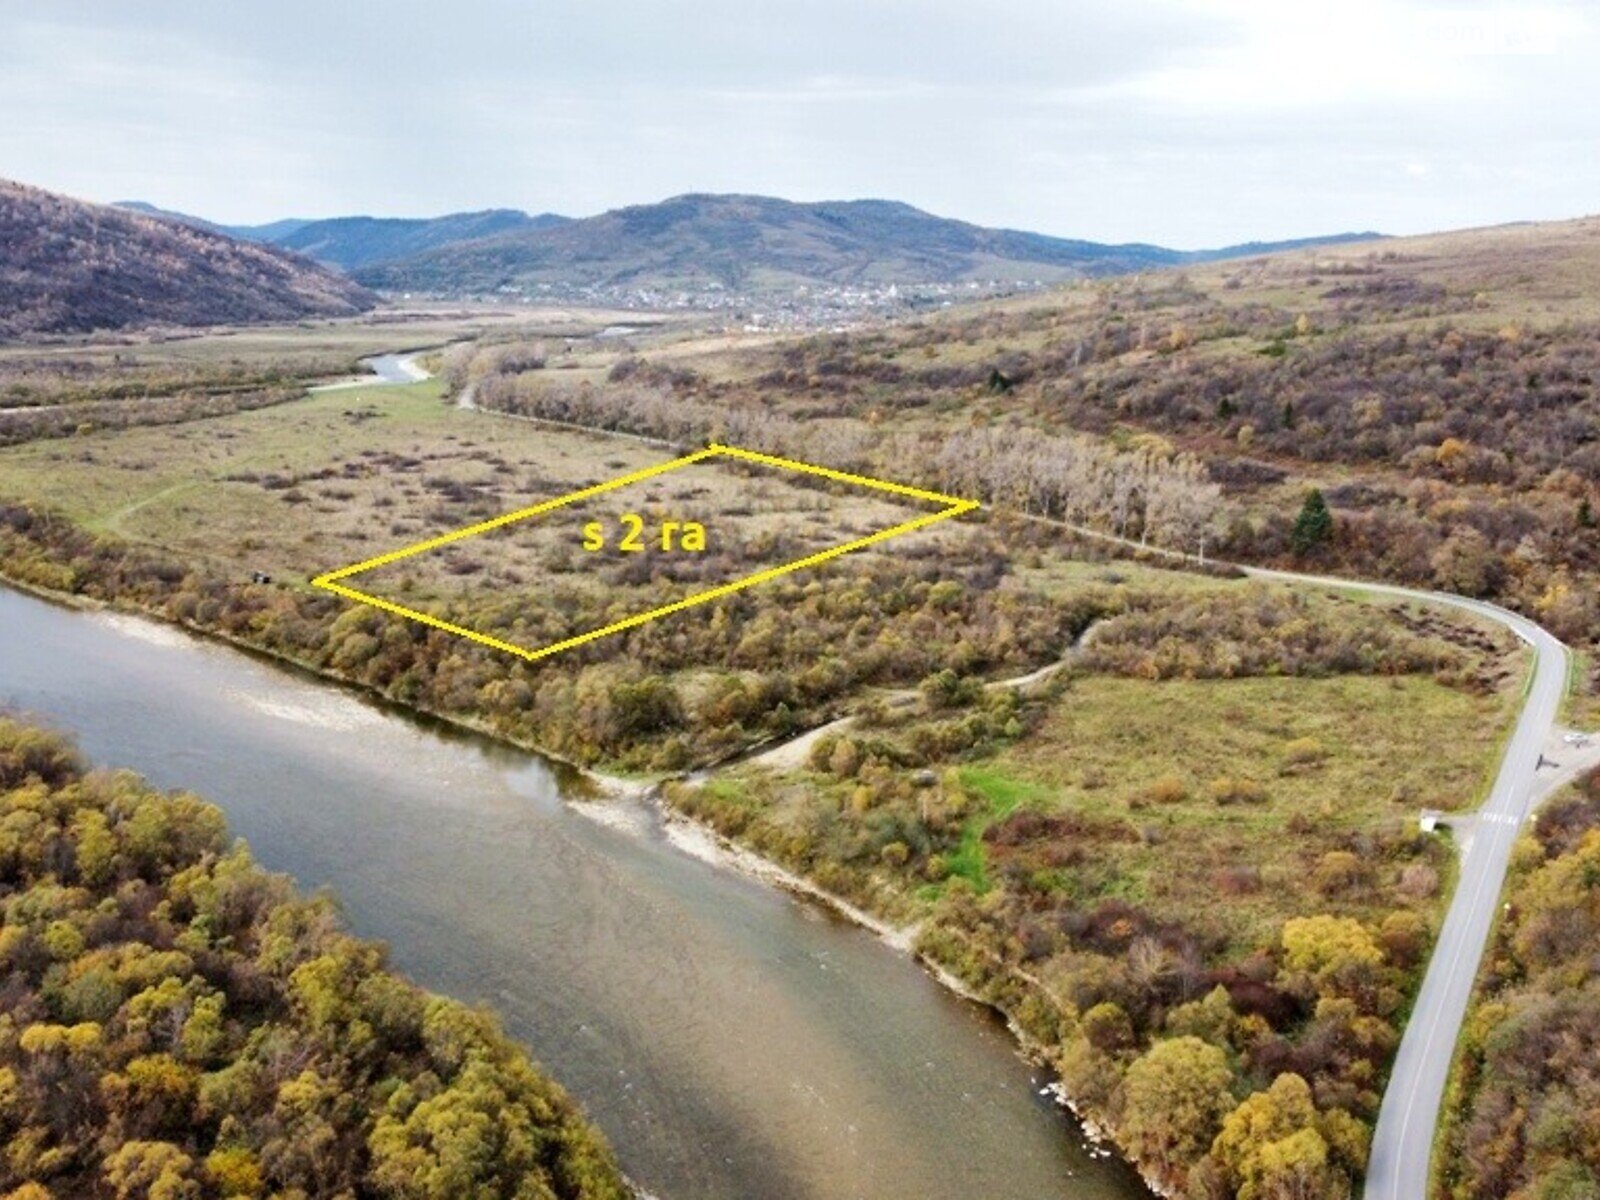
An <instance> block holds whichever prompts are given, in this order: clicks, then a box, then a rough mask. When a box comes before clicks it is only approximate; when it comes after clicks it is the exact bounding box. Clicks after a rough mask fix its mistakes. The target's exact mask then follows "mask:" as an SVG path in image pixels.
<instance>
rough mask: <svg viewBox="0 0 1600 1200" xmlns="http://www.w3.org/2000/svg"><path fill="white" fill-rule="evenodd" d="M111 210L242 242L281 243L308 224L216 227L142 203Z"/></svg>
mask: <svg viewBox="0 0 1600 1200" xmlns="http://www.w3.org/2000/svg"><path fill="white" fill-rule="evenodd" d="M111 207H113V208H121V209H126V210H127V211H128V212H136V213H143V214H144V215H145V216H147V217H160V218H161V219H162V220H163V221H176V222H177V223H178V224H180V225H190V226H193V227H194V228H195V229H209V230H210V231H211V232H212V233H225V234H227V235H228V236H229V237H233V238H238V239H239V240H240V241H245V242H281V241H282V240H283V239H284V238H286V237H288V236H289V235H290V234H292V233H294V232H295V231H296V230H297V229H301V228H303V227H304V226H306V225H310V224H311V222H310V221H308V220H306V219H305V218H304V217H284V218H283V219H282V220H279V221H268V222H267V223H266V224H265V225H219V224H217V223H216V222H215V221H208V220H206V219H205V218H204V217H196V216H193V215H191V214H190V213H182V212H174V211H173V210H172V209H170V208H157V207H156V206H155V205H154V204H150V203H147V202H146V201H144V200H118V201H117V202H116V203H115V204H113V205H112V206H111Z"/></svg>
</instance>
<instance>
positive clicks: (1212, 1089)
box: [1122, 1037, 1233, 1175]
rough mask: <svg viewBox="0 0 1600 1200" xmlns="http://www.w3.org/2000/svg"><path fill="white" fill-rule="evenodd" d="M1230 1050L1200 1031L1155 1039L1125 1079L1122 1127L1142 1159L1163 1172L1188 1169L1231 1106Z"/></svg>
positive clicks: (1136, 1153)
mask: <svg viewBox="0 0 1600 1200" xmlns="http://www.w3.org/2000/svg"><path fill="white" fill-rule="evenodd" d="M1232 1083H1233V1072H1232V1071H1231V1070H1229V1068H1228V1056H1227V1055H1226V1054H1224V1053H1223V1052H1222V1050H1221V1049H1220V1048H1218V1047H1216V1046H1213V1045H1212V1044H1211V1043H1210V1042H1203V1041H1201V1040H1200V1039H1199V1038H1197V1037H1176V1038H1168V1039H1167V1040H1165V1041H1160V1042H1157V1043H1156V1044H1155V1045H1154V1046H1152V1047H1151V1048H1150V1050H1149V1051H1148V1052H1147V1053H1146V1054H1145V1055H1144V1056H1143V1057H1142V1058H1140V1059H1139V1060H1138V1061H1136V1062H1135V1063H1134V1064H1133V1066H1131V1067H1129V1068H1128V1075H1127V1079H1126V1081H1125V1083H1124V1084H1123V1123H1122V1133H1123V1136H1124V1138H1125V1139H1126V1143H1127V1146H1128V1150H1129V1151H1130V1152H1131V1153H1132V1155H1133V1157H1134V1158H1135V1159H1137V1160H1138V1161H1139V1162H1140V1163H1141V1164H1144V1165H1145V1166H1148V1167H1150V1168H1152V1169H1154V1170H1155V1171H1157V1172H1158V1173H1160V1174H1162V1175H1171V1174H1173V1173H1174V1172H1176V1173H1178V1174H1182V1173H1184V1172H1187V1170H1188V1168H1189V1167H1190V1165H1192V1164H1193V1163H1194V1162H1195V1161H1196V1160H1197V1159H1199V1158H1200V1156H1201V1155H1202V1154H1204V1153H1205V1151H1206V1149H1207V1147H1209V1146H1210V1145H1211V1141H1212V1139H1213V1138H1214V1137H1215V1136H1216V1134H1217V1129H1218V1127H1219V1126H1220V1125H1221V1123H1222V1118H1223V1117H1224V1116H1225V1115H1226V1114H1227V1112H1228V1110H1229V1109H1231V1108H1232V1107H1233V1093H1232V1092H1231V1091H1230V1090H1229V1089H1230V1087H1231V1085H1232Z"/></svg>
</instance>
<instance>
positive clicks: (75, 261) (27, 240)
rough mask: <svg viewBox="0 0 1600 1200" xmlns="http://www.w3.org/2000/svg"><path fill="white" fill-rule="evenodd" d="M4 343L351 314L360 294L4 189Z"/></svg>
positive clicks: (115, 216) (283, 263) (284, 255)
mask: <svg viewBox="0 0 1600 1200" xmlns="http://www.w3.org/2000/svg"><path fill="white" fill-rule="evenodd" d="M0 247H3V248H4V255H3V257H0V338H8V337H19V336H24V335H28V334H41V333H44V334H61V333H83V332H88V331H91V330H95V329H124V328H132V327H139V326H149V325H234V324H247V323H251V322H257V321H295V320H300V319H302V318H305V317H315V316H347V315H350V314H353V313H357V312H362V311H364V310H366V309H368V308H371V307H372V306H373V305H374V304H375V303H376V298H375V297H374V296H372V294H371V293H369V292H367V291H366V290H365V289H364V288H362V287H360V286H359V285H357V284H355V283H353V282H351V281H350V280H349V279H347V278H345V277H343V276H341V275H338V274H336V273H334V272H332V271H329V270H327V269H326V268H324V267H321V266H318V265H317V264H316V263H313V262H310V261H309V260H307V259H304V258H301V257H299V256H297V255H294V254H291V253H288V252H286V251H284V250H280V249H277V248H275V247H272V246H263V245H257V244H253V243H248V242H241V241H236V240H234V239H233V238H230V237H227V236H224V235H223V234H220V233H216V232H213V231H210V230H206V229H200V228H196V227H194V226H191V225H184V224H180V223H177V222H174V221H167V220H161V219H157V218H155V217H150V216H146V215H142V214H139V213H134V212H129V211H127V210H125V209H121V208H114V207H110V206H106V205H98V204H89V203H86V202H84V201H81V200H74V199H71V198H69V197H66V196H61V195H57V194H55V193H53V192H47V191H43V190H41V189H39V188H33V187H28V186H26V185H24V184H18V183H11V182H9V181H4V180H0Z"/></svg>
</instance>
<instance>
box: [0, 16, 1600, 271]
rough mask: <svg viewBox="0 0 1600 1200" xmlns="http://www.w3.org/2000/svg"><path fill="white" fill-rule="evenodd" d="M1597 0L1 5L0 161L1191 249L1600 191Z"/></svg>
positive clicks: (201, 207)
mask: <svg viewBox="0 0 1600 1200" xmlns="http://www.w3.org/2000/svg"><path fill="white" fill-rule="evenodd" d="M1597 64H1600V2H1597V0H1522V2H1518V3H1502V2H1499V0H1456V2H1455V3H1450V4H1444V3H1435V2H1433V0H1339V2H1338V3H1306V2H1296V0H1270V2H1269V0H1114V2H1112V0H806V2H803V3H800V2H790V0H694V2H692V3H684V2H680V0H620V2H615V3H613V2H609V0H451V2H450V3H440V2H439V0H389V2H382V3H379V2H375V0H315V2H314V3H313V2H309V0H273V2H272V3H270V4H266V3H252V4H243V3H228V2H222V3H218V2H217V0H203V2H202V0H145V2H139V3H130V2H129V0H49V2H48V3H35V2H29V0H0V116H3V118H4V119H0V176H4V177H7V178H11V179H17V180H21V181H23V182H26V183H32V184H37V185H39V186H41V187H48V188H51V189H54V190H57V191H63V192H67V193H69V194H72V195H76V196H80V197H83V198H85V199H91V200H100V201H114V200H127V199H140V200H146V201H150V202H153V203H156V204H159V205H161V206H163V207H167V208H173V209H178V210H181V211H185V212H191V213H195V214H197V215H200V216H204V217H208V218H210V219H213V220H218V221H224V222H230V223H245V222H261V221H268V220H274V219H277V218H280V217H288V216H298V217H319V216H334V215H344V214H349V213H372V214H377V215H384V216H420V215H433V214H437V213H442V212H449V211H459V210H471V209H482V208H491V207H509V208H521V209H525V210H527V211H529V212H545V211H553V212H560V213H566V214H569V215H573V216H585V215H589V214H592V213H596V212H600V211H603V210H605V209H608V208H615V207H619V206H622V205H626V204H640V203H649V202H651V201H654V200H660V199H663V198H665V197H667V196H671V195H676V194H679V193H682V192H690V191H702V192H754V193H762V194H767V195H777V196H783V197H787V198H789V199H793V200H823V199H854V198H860V197H879V198H888V199H895V200H904V201H906V202H909V203H912V204H915V205H917V206H918V207H920V208H925V209H927V210H929V211H931V212H935V213H938V214H940V215H942V216H952V217H960V218H963V219H965V220H970V221H975V222H978V223H980V224H985V225H999V226H1009V227H1013V228H1021V229H1030V230H1036V231H1038V232H1042V233H1049V234H1055V235H1058V236H1063V237H1082V238H1089V239H1093V240H1096V241H1150V242H1157V243H1160V244H1164V245H1169V246H1175V247H1179V248H1184V249H1194V248H1201V247H1207V246H1216V245H1223V244H1229V243H1234V242H1239V241H1246V240H1252V239H1276V238H1284V237H1295V236H1304V235H1312V234H1322V233H1331V232H1335V231H1344V230H1366V229H1376V230H1379V231H1381V232H1384V233H1395V234H1400V233H1420V232H1428V231H1433V230H1440V229H1453V228H1462V227H1467V226H1474V225H1486V224H1495V223H1500V222H1505V221H1515V220H1539V219H1547V218H1560V217H1571V216H1580V215H1584V214H1588V213H1593V212H1597V211H1600V70H1597V69H1596V68H1597Z"/></svg>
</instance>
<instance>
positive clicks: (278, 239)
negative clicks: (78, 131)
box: [116, 200, 571, 272]
mask: <svg viewBox="0 0 1600 1200" xmlns="http://www.w3.org/2000/svg"><path fill="white" fill-rule="evenodd" d="M116 207H117V208H122V209H127V210H128V211H129V212H138V213H143V214H145V215H146V216H151V217H160V218H161V219H162V220H166V221H176V222H178V223H179V224H181V225H190V226H193V227H194V228H196V229H209V230H212V231H213V232H215V233H225V234H227V235H228V236H229V237H236V238H240V239H242V240H243V241H247V242H268V243H270V244H272V245H274V246H282V247H283V248H284V249H286V250H293V251H295V252H296V253H299V254H304V255H306V256H308V257H310V258H314V259H316V260H317V261H318V262H320V263H325V264H327V265H328V266H331V267H338V268H339V269H340V270H341V271H346V272H349V271H354V270H356V269H358V268H361V267H368V266H372V265H374V264H376V263H384V262H390V261H393V260H395V259H402V258H411V257H413V256H415V255H418V254H424V253H426V252H427V251H429V250H433V249H436V248H438V247H440V246H447V245H450V244H452V243H455V242H466V241H473V240H475V239H477V238H485V237H493V236H495V235H496V234H502V233H512V232H516V231H521V230H534V229H547V228H549V227H551V226H554V225H560V224H562V223H563V222H565V221H568V220H570V219H571V218H570V217H563V216H559V215H558V214H556V213H539V214H538V215H537V216H530V215H528V214H527V213H525V212H522V211H520V210H518V209H514V208H490V209H484V210H483V211H481V212H460V213H446V214H445V215H444V216H442V217H368V216H354V217H327V218H321V219H306V218H302V217H290V218H286V219H284V220H281V221H271V222H269V223H267V224H265V225H219V224H217V223H216V222H214V221H208V220H206V219H205V218H204V217H196V216H193V215H192V214H190V213H183V212H175V211H173V210H172V209H167V208H158V207H156V206H155V205H154V204H149V203H146V202H145V201H143V200H123V201H119V202H118V203H117V205H116Z"/></svg>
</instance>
